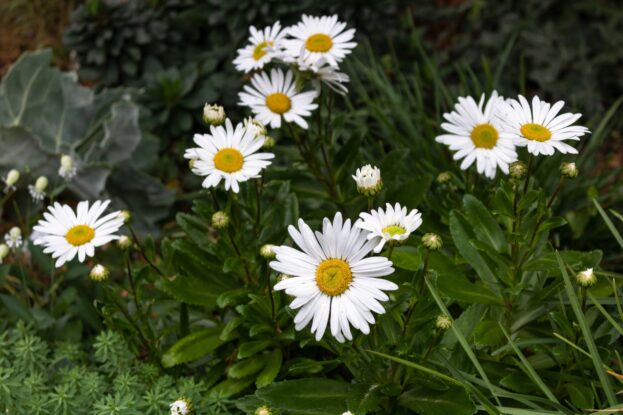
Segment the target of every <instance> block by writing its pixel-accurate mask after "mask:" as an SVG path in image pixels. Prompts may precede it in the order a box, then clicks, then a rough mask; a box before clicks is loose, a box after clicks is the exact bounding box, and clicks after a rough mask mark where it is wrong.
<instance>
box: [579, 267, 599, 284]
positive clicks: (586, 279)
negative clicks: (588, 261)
mask: <svg viewBox="0 0 623 415" xmlns="http://www.w3.org/2000/svg"><path fill="white" fill-rule="evenodd" d="M575 278H576V280H577V281H578V284H580V286H581V287H590V286H591V285H594V284H595V283H596V282H597V276H596V275H595V273H594V272H593V269H592V268H586V269H585V270H584V271H582V272H580V273H578V275H576V276H575Z"/></svg>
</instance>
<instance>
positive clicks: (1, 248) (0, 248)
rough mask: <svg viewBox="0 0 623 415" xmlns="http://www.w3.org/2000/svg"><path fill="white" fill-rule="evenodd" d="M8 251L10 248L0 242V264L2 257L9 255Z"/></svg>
mask: <svg viewBox="0 0 623 415" xmlns="http://www.w3.org/2000/svg"><path fill="white" fill-rule="evenodd" d="M9 251H10V249H9V247H8V246H6V245H5V244H0V264H2V261H3V260H4V258H6V256H7V255H9Z"/></svg>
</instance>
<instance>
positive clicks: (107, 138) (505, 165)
mask: <svg viewBox="0 0 623 415" xmlns="http://www.w3.org/2000/svg"><path fill="white" fill-rule="evenodd" d="M191 3H192V2H189V3H188V4H186V3H183V2H181V3H179V4H178V3H175V2H165V3H164V4H163V5H160V6H158V7H157V8H156V9H148V8H146V7H148V6H146V5H143V6H141V5H140V3H136V4H134V5H133V6H132V7H134V8H138V9H137V10H134V9H125V8H123V6H120V5H114V4H113V3H111V4H108V3H106V6H104V5H103V4H104V3H100V2H87V3H85V5H82V6H80V8H79V11H78V12H77V14H76V17H75V19H77V22H78V23H74V25H73V26H72V27H71V28H70V29H69V32H68V34H67V35H66V38H67V39H68V43H69V44H70V45H80V48H79V49H78V54H82V55H83V57H82V59H86V60H87V61H88V62H90V64H92V67H84V68H83V71H82V72H83V73H84V72H85V71H86V73H87V74H92V75H97V77H99V78H100V79H101V80H102V81H101V82H100V83H99V84H98V85H97V87H96V88H95V89H90V88H88V87H85V86H83V85H80V84H79V83H78V82H77V78H76V74H75V73H73V72H63V71H60V70H58V69H56V68H53V67H50V60H51V52H50V51H49V50H42V51H36V52H31V53H26V54H24V55H23V56H22V57H21V58H20V59H19V60H18V61H17V62H16V63H15V64H14V65H13V66H12V67H11V69H10V70H9V71H8V72H7V74H6V76H5V77H4V78H3V79H2V83H1V84H0V146H1V148H2V149H3V152H2V154H1V155H0V173H2V178H3V184H4V188H3V189H2V190H3V194H2V198H1V199H0V219H1V220H2V222H0V230H1V231H2V234H3V240H2V241H0V315H2V317H3V320H2V323H0V327H1V328H2V334H0V343H2V347H0V350H1V351H0V379H1V382H0V410H2V411H5V412H7V413H36V414H56V413H62V414H87V413H88V414H90V413H95V414H102V415H103V414H138V413H154V414H156V413H171V414H256V415H269V414H284V415H286V414H307V415H311V414H318V415H320V414H342V415H346V414H350V415H352V414H355V415H360V414H387V413H391V414H410V413H416V414H423V415H428V414H433V415H434V414H450V413H451V414H465V415H468V414H476V413H478V414H481V413H482V414H485V413H487V414H521V415H523V414H526V415H530V414H535V415H536V414H576V413H617V412H618V411H623V403H622V402H621V391H622V390H623V386H622V383H623V362H622V360H621V344H622V341H621V336H622V335H623V306H622V305H621V294H622V291H621V284H622V283H623V280H622V278H623V274H622V273H621V268H622V267H621V252H622V250H623V237H622V236H621V233H620V229H621V222H622V221H623V216H622V215H621V213H620V212H622V211H623V209H622V206H621V192H620V186H621V185H620V173H621V172H620V166H615V167H613V168H604V166H603V165H601V164H602V163H603V153H602V152H601V151H602V150H601V149H603V148H604V146H607V148H612V147H611V143H609V141H612V140H613V138H616V136H617V132H616V128H617V127H618V125H620V124H619V116H620V106H621V102H622V101H623V98H616V99H615V100H614V101H612V102H609V103H608V106H604V107H603V108H600V106H599V105H593V104H591V106H590V108H591V109H592V110H593V112H591V113H589V114H588V115H582V114H580V113H579V110H580V108H586V107H583V106H581V105H579V104H578V102H577V101H576V99H575V96H576V94H574V98H568V97H567V96H563V95H562V93H563V92H564V89H562V91H561V89H558V88H552V89H551V90H547V91H541V90H539V89H538V85H531V84H530V82H526V71H524V72H522V73H520V74H518V75H517V76H518V79H517V80H515V81H513V80H510V78H509V77H508V76H506V73H507V71H510V72H511V73H513V74H514V72H513V70H510V69H508V68H509V67H511V66H512V65H514V64H515V63H516V62H514V61H513V57H512V56H513V54H512V51H513V50H514V49H513V48H515V47H517V46H516V45H515V40H514V39H510V41H509V42H508V43H507V44H506V45H504V48H503V49H502V50H501V51H500V54H499V56H496V57H495V58H493V59H490V60H489V59H487V58H483V59H482V60H481V63H480V65H476V66H475V65H473V64H472V65H468V64H465V63H461V64H457V65H448V63H447V62H446V60H445V57H444V56H438V55H436V54H434V53H431V52H430V51H429V50H428V48H427V46H426V42H427V40H426V39H424V38H422V37H421V36H419V35H418V33H417V32H409V33H410V34H411V36H410V37H409V39H407V40H408V42H407V43H408V44H409V45H411V47H412V49H413V50H415V51H416V52H415V59H414V60H406V59H404V56H402V55H403V53H404V54H408V53H409V51H408V50H405V51H399V52H398V53H393V54H392V53H389V54H385V55H382V56H383V58H380V57H379V56H380V55H379V53H378V51H377V48H378V47H379V46H378V44H377V43H378V42H377V41H375V42H369V41H368V40H367V39H366V37H365V34H360V33H358V27H355V26H353V23H352V22H350V21H348V20H344V18H343V17H341V16H339V15H334V14H326V15H323V14H317V15H308V14H301V15H297V16H296V17H295V18H293V19H292V20H291V21H290V20H288V21H287V22H286V21H276V20H274V21H270V22H266V23H267V25H266V26H260V27H256V26H251V27H249V28H248V34H247V36H248V38H244V39H237V38H236V39H234V40H233V41H232V44H231V45H230V49H231V51H232V53H233V55H234V56H233V58H232V59H231V60H229V61H227V63H226V64H227V65H229V68H228V69H227V70H228V71H230V72H227V76H226V77H225V75H224V72H223V71H224V69H222V67H223V65H225V64H224V63H223V59H224V56H229V55H228V54H227V53H226V52H227V51H225V52H223V54H218V57H216V55H214V53H211V54H210V53H209V54H207V55H206V56H202V57H201V58H200V59H199V60H200V61H201V62H200V63H197V62H194V63H192V64H188V63H187V62H186V63H184V62H185V60H184V59H183V58H182V57H181V56H182V55H183V54H182V53H181V52H184V51H183V50H181V49H180V48H183V42H182V43H180V38H178V37H176V36H173V35H171V36H167V42H169V41H170V42H171V43H170V44H169V43H167V42H164V43H163V44H162V45H160V46H161V48H159V49H153V50H152V49H150V48H149V47H148V46H147V45H148V44H149V42H147V41H145V42H144V43H142V44H138V45H137V46H136V47H135V49H136V50H138V52H133V51H132V50H130V49H132V46H130V47H128V49H127V50H124V53H125V52H127V54H128V55H127V56H126V55H123V56H124V57H123V61H115V60H114V59H111V58H110V57H109V56H107V55H106V53H108V52H106V53H104V52H102V53H104V54H103V55H102V57H98V56H95V55H96V54H97V53H99V52H97V51H99V49H91V48H89V45H90V44H91V43H94V44H98V47H100V48H102V47H103V46H102V45H101V44H99V43H98V40H97V39H99V38H100V37H101V36H103V37H104V38H108V39H117V37H116V36H125V35H123V33H121V32H122V29H123V27H124V25H123V24H121V25H120V24H119V23H120V22H126V21H127V22H129V23H128V24H129V25H130V26H129V28H128V33H135V32H136V31H137V30H140V27H141V25H140V24H136V25H135V23H137V22H141V21H144V20H146V21H151V20H150V19H154V21H157V22H160V23H162V22H164V23H162V24H163V25H164V26H163V27H165V28H166V33H178V32H177V31H178V30H179V31H180V33H181V34H180V36H182V38H183V36H184V31H186V30H191V29H192V27H190V26H188V27H178V26H176V25H175V23H172V22H175V21H177V20H176V19H182V17H180V16H181V15H184V14H183V13H182V12H181V11H180V10H183V9H184V7H190V6H188V5H189V4H191ZM98 7H105V8H104V9H98ZM310 7H311V6H310ZM139 9H140V10H139ZM195 11H196V10H195ZM284 13H285V12H284ZM288 13H291V10H290V11H288ZM109 15H112V16H118V21H116V22H115V25H113V26H115V27H117V28H116V29H114V30H113V29H111V30H112V32H111V35H105V34H104V33H100V34H99V35H98V36H100V37H97V36H96V37H95V38H92V37H90V35H89V34H90V33H91V34H92V33H94V32H93V31H92V28H89V26H88V24H95V23H97V22H98V20H97V17H96V16H109ZM264 18H265V16H264V17H263V18H262V19H264ZM383 18H385V17H383ZM195 19H196V16H194V17H193V19H192V21H197V20H195ZM258 20H260V19H258ZM94 22H95V23H94ZM251 23H252V22H251ZM411 23H413V21H412V22H411ZM98 24H101V25H106V24H108V23H106V21H105V19H104V18H101V20H99V23H98ZM156 26H157V25H156ZM98 27H99V26H98ZM151 29H154V28H153V27H152V28H151ZM154 30H155V29H154ZM149 33H151V35H150V34H149ZM149 33H148V34H145V36H148V37H149V36H152V35H153V36H156V37H157V36H159V34H158V30H155V31H154V32H149ZM107 36H108V37H107ZM189 36H190V35H189ZM133 40H137V41H138V40H139V39H134V38H133ZM404 40H405V39H401V41H404ZM139 43H140V42H139ZM107 45H108V46H110V45H109V44H107ZM108 46H107V47H108ZM194 48H195V46H193V47H192V48H189V50H188V51H186V52H189V51H193V50H195V49H194ZM113 49H114V48H113ZM113 49H110V50H113ZM171 49H178V50H176V51H175V53H174V52H172V51H171ZM91 50H93V51H96V52H97V53H96V52H94V53H90V51H91ZM104 50H106V51H108V49H106V48H104ZM144 53H145V54H150V53H151V54H152V57H153V59H154V60H157V61H159V63H158V64H157V65H156V66H157V67H158V70H157V71H155V73H157V75H154V76H151V75H149V70H148V69H146V68H148V64H151V63H149V62H148V61H146V60H144V59H142V56H143V54H144ZM168 59H171V62H168V63H166V62H167V61H168ZM211 60H216V61H218V63H214V62H216V61H214V62H212V63H210V61H211ZM127 62H129V63H127ZM163 62H165V63H164V64H163ZM156 66H154V68H155V67H156ZM111 68H112V69H111ZM133 68H134V69H133ZM139 69H140V70H139ZM89 71H90V72H89ZM234 71H237V72H234ZM527 72H528V73H533V72H530V71H529V70H528V71H527ZM232 73H235V74H236V75H235V76H233V79H235V81H234V82H231V83H230V82H225V81H224V79H226V78H227V79H229V78H232ZM143 82H145V84H143ZM144 85H146V87H144ZM528 85H530V86H528ZM113 86H114V87H113ZM216 90H218V91H225V92H222V93H221V92H219V93H218V94H217V93H216V92H214V91H216ZM206 91H208V92H206ZM552 92H555V93H556V95H552ZM232 96H233V97H235V98H234V99H226V98H224V97H232ZM577 96H581V94H579V95H577ZM219 98H223V100H219ZM169 99H170V104H171V105H160V104H159V103H160V102H164V101H167V100H169ZM568 99H571V100H572V101H573V102H571V103H568V102H565V101H567V100H568ZM178 104H179V105H178ZM182 119H186V120H188V121H180V120H182Z"/></svg>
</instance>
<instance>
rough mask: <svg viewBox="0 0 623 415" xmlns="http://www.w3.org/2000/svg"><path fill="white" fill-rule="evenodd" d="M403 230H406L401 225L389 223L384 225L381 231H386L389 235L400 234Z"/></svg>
mask: <svg viewBox="0 0 623 415" xmlns="http://www.w3.org/2000/svg"><path fill="white" fill-rule="evenodd" d="M405 232H407V230H406V229H405V228H403V227H402V226H398V225H391V226H386V227H384V228H383V233H388V234H389V236H396V235H402V234H404V233H405Z"/></svg>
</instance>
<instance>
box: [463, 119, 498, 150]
mask: <svg viewBox="0 0 623 415" xmlns="http://www.w3.org/2000/svg"><path fill="white" fill-rule="evenodd" d="M470 137H471V139H472V142H473V143H474V145H475V146H476V147H477V148H487V149H490V148H493V147H495V144H496V143H497V142H498V137H499V134H498V130H496V129H495V127H494V126H492V125H491V124H478V125H477V126H475V127H474V129H473V130H472V133H471V134H470Z"/></svg>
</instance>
